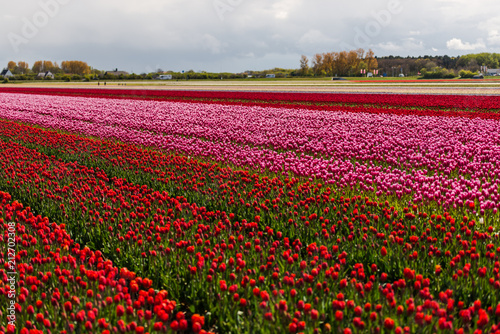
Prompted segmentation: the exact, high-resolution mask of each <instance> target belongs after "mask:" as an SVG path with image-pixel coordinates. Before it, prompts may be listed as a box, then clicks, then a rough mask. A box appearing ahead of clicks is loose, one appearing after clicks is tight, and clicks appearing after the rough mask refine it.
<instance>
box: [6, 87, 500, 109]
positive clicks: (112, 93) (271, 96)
mask: <svg viewBox="0 0 500 334" xmlns="http://www.w3.org/2000/svg"><path fill="white" fill-rule="evenodd" d="M0 93H23V94H39V95H67V96H84V97H99V98H125V99H155V100H165V99H168V100H187V101H189V100H198V101H199V100H203V101H204V102H208V103H221V102H226V103H229V102H233V103H237V104H242V103H250V104H252V105H255V104H257V105H258V104H260V103H262V104H263V105H266V106H269V105H272V104H276V103H278V104H279V105H282V106H287V107H293V106H296V105H301V107H304V106H305V107H307V106H308V105H310V106H312V107H314V106H315V105H320V106H321V108H325V107H327V105H332V104H334V105H340V106H342V107H343V108H345V107H349V106H358V107H361V106H364V107H373V108H384V109H385V108H388V107H389V108H390V109H393V108H396V109H398V108H399V109H411V110H412V111H413V112H417V111H422V109H424V110H425V109H433V110H432V111H433V112H438V111H440V109H442V110H441V111H443V110H450V111H453V110H456V111H462V112H464V113H460V115H462V114H463V115H468V113H467V112H472V113H477V112H479V113H485V114H491V113H495V114H496V113H497V111H498V110H499V109H500V96H485V95H438V94H435V95H430V94H425V95H424V94H407V95H404V94H365V93H363V94H357V93H352V94H349V93H348V94H345V93H289V92H232V91H188V90H157V89H155V90H153V89H151V90H146V89H112V88H102V89H95V88H47V87H44V88H34V87H1V88H0ZM493 110H494V111H493ZM432 111H431V112H432ZM396 112H398V111H397V110H396ZM438 114H439V113H438ZM445 114H446V113H445Z"/></svg>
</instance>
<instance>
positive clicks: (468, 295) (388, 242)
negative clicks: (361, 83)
mask: <svg viewBox="0 0 500 334" xmlns="http://www.w3.org/2000/svg"><path fill="white" fill-rule="evenodd" d="M0 139H2V143H0V144H1V150H2V152H3V155H2V157H0V163H1V164H2V166H3V170H4V171H3V173H2V174H1V176H0V187H2V188H5V189H9V191H10V192H11V193H12V194H15V195H16V196H18V197H19V198H21V199H22V201H23V202H24V203H26V204H28V205H30V206H31V207H32V208H33V210H34V211H40V212H43V213H44V214H47V215H48V216H49V217H50V218H52V219H55V220H57V221H60V222H64V223H65V224H66V226H67V229H68V231H70V232H71V234H72V236H73V237H74V238H75V239H76V240H78V241H80V242H82V243H85V244H87V245H89V247H91V248H95V247H97V246H98V247H100V248H101V251H102V253H103V254H104V256H105V257H108V258H111V259H113V260H114V263H115V264H118V265H120V266H125V265H126V266H127V267H128V268H129V269H131V270H133V271H136V272H137V273H138V274H139V275H141V276H145V277H150V278H153V283H152V284H154V285H156V287H158V288H162V287H167V288H168V290H169V292H170V293H171V295H172V297H173V298H174V300H177V301H180V302H181V303H183V304H185V305H186V307H191V308H192V309H191V310H190V311H191V313H195V312H196V313H199V314H202V315H203V316H205V318H206V319H207V321H208V322H209V323H210V324H213V325H214V326H216V327H217V329H218V330H219V331H221V332H225V331H233V332H245V331H246V332H249V331H250V330H252V329H253V330H256V331H259V332H283V331H285V330H287V331H289V332H292V333H293V332H296V331H303V332H314V331H320V330H321V331H335V332H338V331H341V330H344V329H345V328H346V331H350V330H351V329H352V330H364V331H373V332H380V331H382V330H385V331H387V332H390V331H396V332H403V331H405V332H411V331H417V330H420V331H424V332H432V331H459V332H460V331H472V330H476V329H477V330H484V331H491V332H494V331H496V330H497V325H496V324H498V323H499V322H500V306H499V302H500V300H499V298H498V289H499V288H500V274H499V268H500V262H499V255H500V240H499V236H498V231H497V230H496V229H495V228H494V227H493V226H488V225H481V224H478V222H475V221H472V220H469V219H467V218H466V217H451V216H450V215H449V214H448V213H441V214H438V213H433V214H432V215H431V213H429V214H426V213H424V212H421V211H420V209H419V208H418V207H416V206H415V207H412V208H404V207H403V206H402V204H401V203H395V204H396V207H391V205H390V204H389V203H376V202H374V201H371V200H370V199H369V198H362V197H361V196H353V195H354V194H346V195H348V197H349V198H346V196H343V197H342V196H340V194H336V193H335V190H334V189H329V188H326V187H325V186H323V185H321V184H316V183H312V184H311V183H309V182H302V181H300V180H298V179H296V178H268V177H267V176H264V175H255V174H254V175H252V174H251V173H249V172H248V171H237V170H232V169H230V168H222V167H218V166H216V165H214V164H209V163H203V162H199V161H196V160H189V159H186V158H183V157H177V156H171V155H165V154H162V153H160V152H156V151H150V150H144V149H140V148H137V147H135V146H132V145H128V144H120V143H115V142H109V141H102V140H94V139H88V138H84V137H81V136H76V135H68V134H60V133H57V132H54V131H46V130H40V129H37V128H33V127H30V126H25V125H20V124H16V123H13V122H2V127H1V132H0ZM28 147H29V148H28ZM180 195H182V197H180ZM195 203H196V204H195ZM369 250H373V251H371V252H370V251H369Z"/></svg>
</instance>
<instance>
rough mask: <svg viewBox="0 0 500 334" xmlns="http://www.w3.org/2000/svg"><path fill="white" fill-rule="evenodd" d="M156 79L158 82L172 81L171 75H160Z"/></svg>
mask: <svg viewBox="0 0 500 334" xmlns="http://www.w3.org/2000/svg"><path fill="white" fill-rule="evenodd" d="M158 79H160V80H172V74H161V75H160V76H159V77H158Z"/></svg>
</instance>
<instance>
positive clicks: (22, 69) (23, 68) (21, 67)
mask: <svg viewBox="0 0 500 334" xmlns="http://www.w3.org/2000/svg"><path fill="white" fill-rule="evenodd" d="M17 68H18V71H19V73H21V74H27V73H28V72H29V70H30V68H29V65H28V63H27V62H24V61H19V62H17Z"/></svg>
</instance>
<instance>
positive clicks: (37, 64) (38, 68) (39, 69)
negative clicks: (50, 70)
mask: <svg viewBox="0 0 500 334" xmlns="http://www.w3.org/2000/svg"><path fill="white" fill-rule="evenodd" d="M31 70H32V71H33V73H40V72H42V71H43V62H42V61H41V60H37V61H35V63H34V64H33V67H32V68H31Z"/></svg>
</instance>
